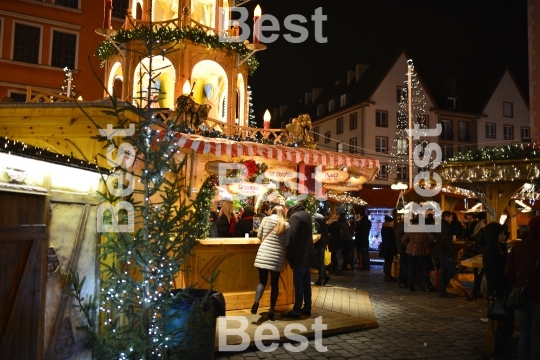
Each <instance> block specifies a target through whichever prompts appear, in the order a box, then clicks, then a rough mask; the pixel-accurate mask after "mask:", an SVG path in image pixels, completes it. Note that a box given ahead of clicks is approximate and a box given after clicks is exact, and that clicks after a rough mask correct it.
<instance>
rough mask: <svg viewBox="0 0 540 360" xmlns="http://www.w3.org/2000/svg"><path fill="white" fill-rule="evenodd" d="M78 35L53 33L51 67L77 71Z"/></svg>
mask: <svg viewBox="0 0 540 360" xmlns="http://www.w3.org/2000/svg"><path fill="white" fill-rule="evenodd" d="M76 53H77V35H75V34H68V33H64V32H60V31H56V30H54V31H53V43H52V54H51V66H54V67H60V68H65V67H68V68H70V69H75V56H76Z"/></svg>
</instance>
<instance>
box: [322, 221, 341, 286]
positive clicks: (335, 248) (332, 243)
mask: <svg viewBox="0 0 540 360" xmlns="http://www.w3.org/2000/svg"><path fill="white" fill-rule="evenodd" d="M337 220H338V216H337V215H335V214H334V215H330V217H329V218H328V222H327V223H326V225H327V227H328V233H329V236H330V237H329V239H328V251H330V252H331V253H332V258H333V260H334V261H335V264H333V266H334V265H335V267H337V270H336V275H338V276H341V270H342V266H343V259H342V256H341V253H342V251H343V238H342V237H341V225H340V223H339V222H338V221H337ZM335 267H334V268H335Z"/></svg>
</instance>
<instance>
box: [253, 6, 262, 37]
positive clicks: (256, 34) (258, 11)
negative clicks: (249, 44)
mask: <svg viewBox="0 0 540 360" xmlns="http://www.w3.org/2000/svg"><path fill="white" fill-rule="evenodd" d="M261 13H262V11H261V7H260V6H259V5H257V6H256V7H255V11H254V12H253V43H254V44H258V43H259V34H260V32H261V23H260V21H259V19H260V18H261Z"/></svg>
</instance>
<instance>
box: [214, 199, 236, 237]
mask: <svg viewBox="0 0 540 360" xmlns="http://www.w3.org/2000/svg"><path fill="white" fill-rule="evenodd" d="M217 228H218V236H219V237H232V236H234V233H235V229H236V216H235V215H234V206H233V203H232V201H229V200H225V201H223V202H222V203H221V210H220V211H219V217H218V221H217Z"/></svg>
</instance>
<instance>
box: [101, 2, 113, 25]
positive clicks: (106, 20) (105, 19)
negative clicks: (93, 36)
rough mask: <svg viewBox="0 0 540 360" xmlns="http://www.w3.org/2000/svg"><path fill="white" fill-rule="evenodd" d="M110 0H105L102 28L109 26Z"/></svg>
mask: <svg viewBox="0 0 540 360" xmlns="http://www.w3.org/2000/svg"><path fill="white" fill-rule="evenodd" d="M111 15H112V0H105V15H104V16H103V28H104V29H110V28H111Z"/></svg>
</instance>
